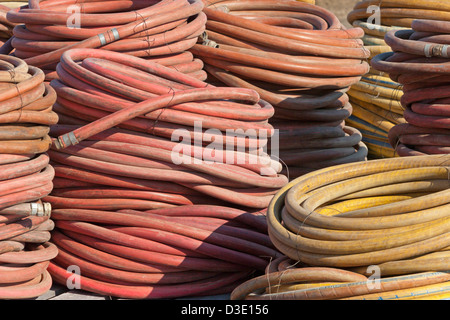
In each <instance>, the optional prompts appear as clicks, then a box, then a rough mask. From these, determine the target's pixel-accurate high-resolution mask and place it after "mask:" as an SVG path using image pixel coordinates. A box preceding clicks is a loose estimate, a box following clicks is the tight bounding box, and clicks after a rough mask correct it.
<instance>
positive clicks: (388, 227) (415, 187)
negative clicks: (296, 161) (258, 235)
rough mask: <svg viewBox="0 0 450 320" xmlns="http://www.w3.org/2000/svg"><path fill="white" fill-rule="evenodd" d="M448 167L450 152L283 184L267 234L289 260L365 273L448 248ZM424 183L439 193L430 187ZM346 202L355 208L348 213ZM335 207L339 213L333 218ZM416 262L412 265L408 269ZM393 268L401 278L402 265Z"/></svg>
mask: <svg viewBox="0 0 450 320" xmlns="http://www.w3.org/2000/svg"><path fill="white" fill-rule="evenodd" d="M449 166H450V155H430V156H418V157H405V158H399V157H396V158H388V159H377V160H370V161H367V162H364V163H353V164H350V165H339V166H333V167H329V168H325V169H321V170H317V171H315V172H312V173H310V174H306V175H304V176H302V177H300V178H297V179H295V180H293V181H292V182H290V183H289V184H288V185H286V186H285V187H283V188H282V189H281V190H280V191H279V192H278V193H277V194H276V196H275V197H274V198H273V200H272V202H271V203H270V205H269V207H268V210H267V221H268V230H269V236H270V238H271V240H272V242H273V243H274V245H275V246H276V247H277V248H278V249H279V250H280V251H281V252H282V253H284V254H285V255H286V256H288V257H289V258H291V259H292V260H294V261H300V262H302V263H306V264H308V265H311V266H320V267H333V268H363V269H364V268H366V267H367V266H370V265H374V264H376V265H380V264H383V263H388V262H399V261H401V260H404V261H406V260H408V259H413V258H417V257H420V256H426V255H428V254H431V253H434V252H438V251H441V250H447V248H448V247H450V180H449V176H450V167H449ZM427 185H428V186H430V185H434V188H430V190H427V188H426V186H427ZM386 196H397V197H398V198H386ZM368 197H375V198H374V199H367V198H368ZM377 197H382V198H379V199H377ZM364 198H366V199H364ZM357 199H359V200H357ZM349 201H350V210H348V209H345V207H344V208H343V207H342V205H343V204H344V205H345V202H347V204H349ZM352 201H361V203H364V202H365V205H361V203H360V204H358V203H356V204H355V203H352ZM368 201H372V205H370V204H368ZM333 206H334V207H333ZM339 206H341V207H339ZM352 207H353V208H352ZM330 208H337V209H338V210H339V212H337V213H336V214H330V212H329V210H330ZM323 210H328V213H327V214H322V213H321V212H324V211H323ZM343 240H345V241H343ZM426 258H427V259H431V258H430V257H429V256H427V257H426ZM447 259H448V258H447ZM447 261H448V260H447ZM419 265H420V264H417V263H411V265H410V266H409V267H408V268H409V269H408V272H411V271H412V270H414V268H419ZM448 266H449V264H448V263H447V265H445V264H444V266H441V267H440V269H439V270H432V271H443V270H442V268H444V269H445V270H447V269H448ZM390 268H391V269H390V271H389V274H393V273H396V272H400V273H401V270H403V269H405V265H404V263H403V265H402V266H399V267H398V269H395V268H394V269H392V265H391V266H390ZM411 268H412V269H411ZM405 270H406V269H405Z"/></svg>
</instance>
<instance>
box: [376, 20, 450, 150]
mask: <svg viewBox="0 0 450 320" xmlns="http://www.w3.org/2000/svg"><path fill="white" fill-rule="evenodd" d="M434 30H436V31H434ZM448 33H450V24H449V23H448V22H444V21H434V20H414V21H413V23H412V29H406V30H403V31H397V32H394V31H391V32H389V33H387V34H386V37H385V39H386V43H388V44H389V45H390V46H391V48H392V50H393V51H395V52H387V53H385V54H381V55H378V56H376V57H375V58H374V60H373V64H374V66H375V67H376V68H380V70H382V71H384V72H386V73H388V74H389V75H390V77H391V78H392V79H395V80H396V81H398V82H400V83H401V84H402V85H403V92H404V94H403V96H402V99H401V103H402V106H403V107H404V108H405V111H404V117H405V120H406V122H407V123H405V124H401V125H396V126H394V127H393V128H392V129H391V130H390V131H389V135H388V136H389V143H390V144H391V145H392V146H393V147H394V148H396V150H397V153H398V154H399V155H400V156H413V155H425V154H448V153H449V147H450V139H449V136H450V118H449V115H450V113H449V112H448V108H449V93H450V91H449V86H448V85H447V83H448V79H447V78H448V75H449V68H448V67H447V63H448V61H449V56H450V55H449V54H450V50H449V49H448V45H446V44H445V43H446V42H445V41H444V42H442V41H441V40H439V38H440V37H446V36H447V35H448Z"/></svg>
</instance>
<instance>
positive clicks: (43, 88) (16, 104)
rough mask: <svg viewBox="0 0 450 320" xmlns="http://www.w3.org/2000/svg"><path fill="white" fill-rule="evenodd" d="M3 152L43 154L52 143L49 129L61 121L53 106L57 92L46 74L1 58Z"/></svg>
mask: <svg viewBox="0 0 450 320" xmlns="http://www.w3.org/2000/svg"><path fill="white" fill-rule="evenodd" d="M0 64H1V65H2V70H1V71H0V85H1V86H2V93H1V96H0V100H1V101H0V153H3V154H24V155H32V154H40V153H44V152H46V151H47V150H48V149H49V147H50V145H51V140H50V136H49V135H48V133H49V127H50V126H51V125H53V124H56V123H57V122H58V116H57V114H56V113H55V112H54V111H53V109H52V107H53V104H54V103H55V101H56V92H55V90H53V88H51V87H50V85H48V84H47V83H44V73H43V72H42V71H41V70H40V69H38V68H35V67H33V66H29V65H27V64H26V63H25V62H24V61H23V60H21V59H19V58H16V57H13V56H7V55H0Z"/></svg>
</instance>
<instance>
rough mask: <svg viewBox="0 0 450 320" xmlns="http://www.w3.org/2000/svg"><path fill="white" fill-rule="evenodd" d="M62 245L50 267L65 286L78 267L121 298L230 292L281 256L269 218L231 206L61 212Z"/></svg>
mask: <svg viewBox="0 0 450 320" xmlns="http://www.w3.org/2000/svg"><path fill="white" fill-rule="evenodd" d="M52 216H53V217H54V219H55V220H56V227H57V229H56V230H57V231H55V232H54V234H53V238H52V239H53V241H54V243H55V244H56V245H57V246H58V248H60V253H59V254H58V256H57V257H56V258H55V259H54V260H52V262H51V263H50V266H49V271H50V273H51V274H52V276H53V277H54V279H55V281H57V282H59V283H62V284H66V281H67V279H68V278H69V276H71V275H72V273H69V272H67V271H65V269H66V268H67V267H68V266H70V265H73V264H76V265H78V266H80V269H81V277H80V278H79V281H80V285H81V289H83V290H87V291H91V292H96V293H99V294H107V295H112V296H116V297H122V298H138V299H155V298H176V297H188V296H192V295H195V296H199V295H211V294H214V293H227V292H231V290H232V289H233V288H234V287H235V286H236V285H237V284H238V283H240V282H242V281H244V279H246V277H248V275H249V274H250V273H251V272H253V271H255V270H264V268H265V266H266V264H267V262H268V261H269V260H270V259H275V258H277V257H278V256H280V255H281V254H280V253H279V252H278V251H277V250H276V249H274V248H273V245H272V243H271V242H270V239H269V237H268V235H267V224H266V221H265V217H264V215H258V214H255V213H250V212H246V211H242V210H237V209H232V208H229V207H222V206H220V207H218V206H201V205H193V206H178V207H174V208H166V209H156V210H146V211H136V210H121V211H117V212H108V211H99V210H95V211H93V210H82V209H55V210H54V211H53V213H52Z"/></svg>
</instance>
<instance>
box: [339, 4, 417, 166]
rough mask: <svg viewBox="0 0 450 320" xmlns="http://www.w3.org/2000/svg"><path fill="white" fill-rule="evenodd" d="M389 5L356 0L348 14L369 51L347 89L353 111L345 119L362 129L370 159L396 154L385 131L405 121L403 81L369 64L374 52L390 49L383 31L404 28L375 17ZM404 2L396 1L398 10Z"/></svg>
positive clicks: (403, 7)
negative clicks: (366, 68)
mask: <svg viewBox="0 0 450 320" xmlns="http://www.w3.org/2000/svg"><path fill="white" fill-rule="evenodd" d="M390 5H391V3H390V4H387V3H386V2H384V1H381V2H380V3H374V2H371V1H362V2H358V3H357V4H356V5H355V6H354V8H353V10H352V11H351V12H350V13H349V14H348V17H347V18H348V21H349V22H350V23H351V24H352V25H353V26H354V27H359V28H362V29H363V30H364V37H363V41H364V45H365V47H366V48H367V49H368V50H369V51H370V53H371V55H370V58H369V61H368V62H369V64H370V65H371V68H370V71H369V73H368V74H366V75H364V76H363V77H362V78H361V80H360V81H359V82H358V83H357V84H355V85H353V86H352V87H351V89H350V90H349V92H348V95H349V96H350V103H351V104H352V107H353V113H352V115H351V116H350V117H349V119H347V120H346V123H347V124H348V125H351V126H353V127H355V128H357V129H358V130H359V131H361V133H362V136H363V138H362V141H363V142H364V143H365V144H366V145H367V147H368V150H369V157H370V158H373V159H377V158H390V157H396V156H398V154H397V153H396V152H395V150H394V148H392V146H391V145H390V143H389V138H388V133H389V130H390V129H391V128H392V127H394V126H395V125H397V124H403V123H406V120H405V119H404V116H403V111H404V108H403V107H402V105H401V103H400V99H401V97H402V95H403V91H402V85H401V84H400V83H398V82H395V81H393V80H391V79H390V78H389V75H388V74H386V73H384V72H381V71H379V70H376V69H375V68H374V67H373V65H372V64H371V59H372V58H373V57H374V56H376V55H378V54H381V53H384V52H390V51H391V48H390V47H389V45H387V44H386V42H385V41H384V36H385V34H386V33H387V32H389V31H391V30H402V29H405V28H404V27H398V26H397V24H395V22H394V21H390V20H389V21H388V22H390V23H393V24H389V25H388V24H386V23H388V22H386V21H384V20H377V19H378V18H379V16H380V15H381V14H382V13H381V12H380V10H384V8H385V7H389V6H390ZM403 5H405V6H407V5H409V4H404V3H403V4H402V3H398V4H397V7H398V8H399V10H400V9H402V10H403V9H405V8H406V7H405V6H403ZM371 6H372V7H371ZM363 10H365V11H366V13H367V15H366V16H364V15H361V14H362V12H363ZM383 13H384V11H383ZM357 17H359V18H357ZM409 27H410V25H409Z"/></svg>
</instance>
